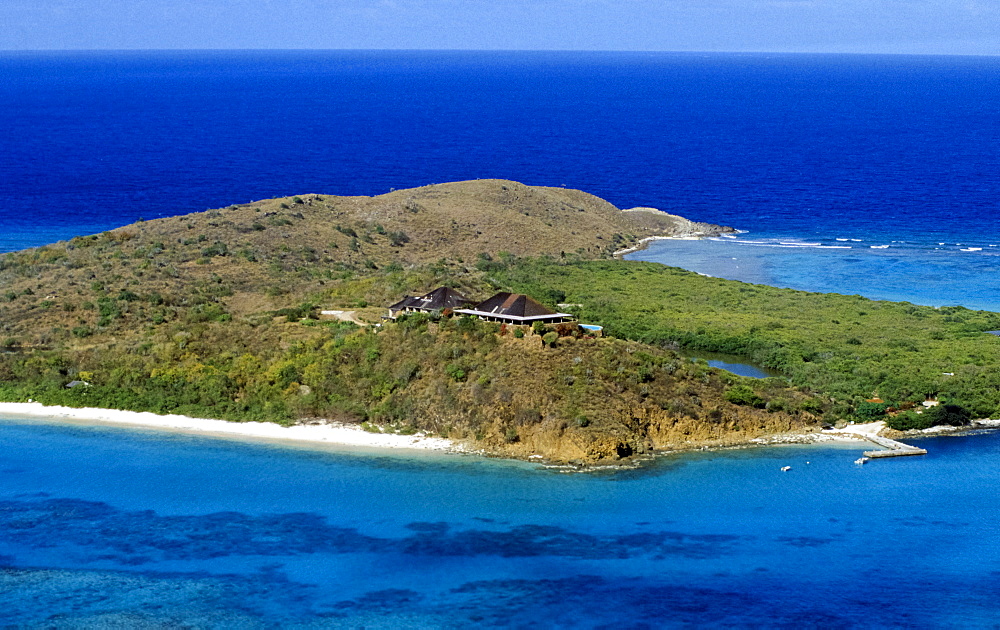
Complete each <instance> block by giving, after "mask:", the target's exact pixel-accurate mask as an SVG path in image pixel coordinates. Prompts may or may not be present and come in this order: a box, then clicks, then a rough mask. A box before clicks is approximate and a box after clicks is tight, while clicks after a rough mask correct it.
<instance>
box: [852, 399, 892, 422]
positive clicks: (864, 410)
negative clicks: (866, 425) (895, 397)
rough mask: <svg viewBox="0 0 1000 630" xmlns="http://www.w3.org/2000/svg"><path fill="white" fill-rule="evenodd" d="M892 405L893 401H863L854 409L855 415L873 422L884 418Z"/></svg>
mask: <svg viewBox="0 0 1000 630" xmlns="http://www.w3.org/2000/svg"><path fill="white" fill-rule="evenodd" d="M891 406H892V404H891V403H885V402H881V403H876V402H863V403H861V404H859V405H858V406H857V408H856V409H855V410H854V415H855V416H857V417H858V418H859V419H861V420H863V421H865V422H871V421H873V420H878V419H880V418H882V417H883V416H884V415H885V412H886V410H888V409H889V407H891Z"/></svg>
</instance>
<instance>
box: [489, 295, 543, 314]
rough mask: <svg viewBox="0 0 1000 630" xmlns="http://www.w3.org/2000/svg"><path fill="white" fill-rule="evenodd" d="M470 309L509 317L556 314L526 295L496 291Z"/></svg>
mask: <svg viewBox="0 0 1000 630" xmlns="http://www.w3.org/2000/svg"><path fill="white" fill-rule="evenodd" d="M472 310H474V311H479V312H480V313H489V314H491V315H507V316H510V317H543V316H546V315H557V313H556V312H555V311H551V310H549V309H547V308H545V307H544V306H542V305H541V304H539V303H538V302H536V301H534V300H532V299H531V298H530V297H528V296H527V295H523V294H521V293H497V294H496V295H494V296H493V297H491V298H489V299H488V300H486V301H484V302H480V303H479V304H477V305H475V306H474V307H472Z"/></svg>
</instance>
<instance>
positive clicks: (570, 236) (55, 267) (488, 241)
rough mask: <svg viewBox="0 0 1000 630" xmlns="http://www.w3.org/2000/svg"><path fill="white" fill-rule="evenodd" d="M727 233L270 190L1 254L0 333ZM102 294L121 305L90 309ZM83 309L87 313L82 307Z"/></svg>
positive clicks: (558, 198) (476, 188)
mask: <svg viewBox="0 0 1000 630" xmlns="http://www.w3.org/2000/svg"><path fill="white" fill-rule="evenodd" d="M725 231H731V230H730V229H729V228H722V227H719V226H713V225H708V224H702V223H692V222H690V221H688V220H686V219H683V218H681V217H677V216H674V215H669V214H666V213H662V212H623V211H621V210H619V209H617V208H616V207H614V206H613V205H611V204H610V203H608V202H606V201H604V200H602V199H600V198H598V197H595V196H593V195H589V194H587V193H584V192H581V191H578V190H566V189H562V188H545V187H534V186H525V185H524V184H519V183H517V182H510V181H502V180H479V181H469V182H456V183H449V184H437V185H433V186H424V187H421V188H415V189H411V190H399V191H394V192H391V193H388V194H385V195H379V196H376V197H335V196H328V195H317V194H308V195H301V196H295V197H286V198H281V199H268V200H264V201H258V202H254V203H250V204H245V205H234V206H229V207H227V208H222V209H218V210H209V211H206V212H199V213H194V214H189V215H184V216H178V217H170V218H164V219H157V220H153V221H142V222H138V223H134V224H132V225H128V226H124V227H121V228H118V229H116V230H112V231H109V232H105V233H103V234H95V235H90V236H81V237H77V238H74V239H72V240H70V241H68V242H60V243H56V244H54V245H50V246H46V247H40V248H36V249H31V250H26V251H22V252H14V253H11V254H7V255H6V256H3V257H2V258H0V287H2V292H3V293H2V295H0V298H2V299H3V301H2V302H0V321H2V324H0V326H2V331H0V334H2V335H3V336H4V337H6V338H7V339H13V340H15V341H16V342H17V343H18V344H19V345H21V346H23V347H27V346H38V347H49V346H51V345H52V344H53V343H57V342H59V341H61V340H65V338H66V337H67V336H68V335H71V334H72V331H73V330H74V329H75V330H76V331H77V332H76V334H77V335H78V336H89V334H96V335H100V334H101V333H103V332H111V333H118V332H120V331H121V329H122V326H116V325H115V324H116V322H117V323H119V324H120V323H122V322H131V323H136V320H138V321H142V320H144V319H149V320H150V321H153V322H154V323H161V322H162V321H165V320H169V319H170V318H172V317H174V316H175V315H176V309H177V308H185V307H202V308H203V309H205V310H209V311H213V310H219V309H221V310H224V311H225V312H226V313H230V314H232V315H236V316H244V315H250V314H254V313H260V312H265V311H269V310H279V309H282V308H287V307H290V306H297V305H299V304H300V303H301V302H303V301H305V300H308V299H313V298H315V300H322V299H324V297H325V296H323V295H321V294H322V293H324V291H325V287H327V286H328V285H329V284H330V283H333V282H336V281H340V280H344V279H347V278H356V277H358V276H365V275H368V276H371V275H373V274H375V275H377V272H380V271H381V270H388V271H394V270H398V269H415V268H417V267H421V266H426V265H428V264H432V263H436V262H438V261H441V260H442V259H446V260H448V261H452V263H453V264H454V265H457V266H459V267H462V266H463V265H465V266H467V267H469V268H472V267H473V265H474V263H475V262H476V261H477V260H479V259H482V258H494V257H499V256H500V255H501V254H510V255H514V256H517V257H524V256H541V255H550V256H555V257H560V258H565V257H566V256H570V257H577V258H586V259H590V258H602V257H609V256H610V255H611V254H612V253H613V252H614V251H615V250H618V249H621V248H625V247H629V246H633V245H635V244H636V243H637V242H638V241H639V240H641V239H642V238H646V237H649V236H676V235H689V234H697V233H706V234H709V233H720V232H725ZM452 271H460V272H464V269H458V270H454V269H453V270H452ZM439 275H449V274H439ZM450 275H455V274H450ZM459 275H461V274H459ZM444 280H447V279H446V278H445V279H444ZM415 283H416V284H415V285H414V286H413V287H409V286H391V287H389V288H388V290H387V291H384V292H380V291H374V292H373V293H371V294H370V295H368V296H367V298H368V299H367V300H366V299H365V296H364V295H362V296H361V301H369V302H373V303H387V302H386V300H392V299H393V297H395V296H397V295H399V294H401V293H403V292H405V291H406V290H409V289H411V288H412V290H414V291H417V290H421V289H429V288H431V286H430V284H431V283H432V281H431V280H428V279H426V278H424V279H423V280H422V281H421V280H420V279H417V280H415ZM102 297H103V298H109V299H114V300H115V301H117V302H125V303H124V304H121V303H119V304H117V305H116V306H115V307H111V306H110V305H105V306H103V307H102V306H101V305H100V304H98V303H97V302H98V301H99V300H100V299H101V298H102ZM119 297H122V298H123V299H122V300H118V299H117V298H119ZM333 300H334V302H336V300H337V298H336V296H334V297H333ZM211 305H215V306H211ZM332 305H333V306H336V303H334V304H332ZM95 309H96V310H97V311H98V312H99V313H101V315H100V317H98V318H97V320H96V322H95V321H91V320H92V318H90V317H87V316H85V315H86V311H88V310H90V311H93V310H95ZM95 323H96V324H98V325H96V326H95V325H94V324H95ZM131 323H130V324H129V325H131ZM88 329H89V334H88Z"/></svg>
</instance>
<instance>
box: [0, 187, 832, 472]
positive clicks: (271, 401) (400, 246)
mask: <svg viewBox="0 0 1000 630" xmlns="http://www.w3.org/2000/svg"><path fill="white" fill-rule="evenodd" d="M724 230H726V228H719V227H717V226H710V225H704V224H693V223H691V222H689V221H686V220H685V219H682V218H680V217H674V216H671V215H667V214H664V213H658V212H655V211H649V210H647V209H639V210H635V211H628V212H623V211H621V210H619V209H617V208H615V207H614V206H612V205H611V204H609V203H607V202H605V201H603V200H600V199H598V198H596V197H594V196H592V195H588V194H586V193H583V192H580V191H573V190H563V189H557V188H538V187H529V186H524V185H522V184H517V183H515V182H506V181H477V182H459V183H454V184H441V185H435V186H427V187H423V188H418V189H414V190H406V191H394V192H392V193H389V194H387V195H380V196H377V197H331V196H326V195H316V194H310V195H301V196H296V197H290V198H284V199H273V200H265V201H260V202H255V203H252V204H247V205H242V206H231V207H228V208H223V209H219V210H212V211H207V212H202V213H196V214H192V215H186V216H181V217H172V218H165V219H159V220H155V221H143V222H139V223H136V224H133V225H130V226H126V227H123V228H119V229H116V230H112V231H109V232H105V233H103V234H97V235H91V236H81V237H77V238H74V239H72V240H70V241H68V242H61V243H56V244H54V245H50V246H46V247H41V248H36V249H32V250H26V251H22V252H14V253H11V254H7V255H5V256H3V257H2V258H0V283H2V291H3V294H2V295H3V298H2V303H0V321H2V326H3V337H2V338H3V342H2V345H3V347H4V349H5V353H4V354H0V399H3V400H8V401H18V400H25V399H27V398H33V399H35V400H39V401H42V402H46V403H50V404H66V405H71V406H98V407H109V408H119V409H131V410H137V411H155V412H160V413H165V412H173V413H183V414H188V415H192V416H200V417H217V418H224V419H230V420H235V421H245V420H269V421H274V422H281V423H294V422H299V421H322V419H329V420H337V421H348V422H356V423H367V424H365V426H375V425H377V426H381V427H388V428H389V430H396V431H404V432H408V431H416V430H424V431H431V432H434V433H436V434H439V435H444V436H448V437H453V438H459V439H465V440H469V441H470V442H472V443H474V444H476V445H478V446H480V447H483V448H486V449H488V450H489V451H490V452H493V453H497V454H503V455H513V456H519V457H527V456H529V455H531V454H542V455H544V456H546V457H548V458H550V459H552V460H557V461H568V460H572V461H581V462H599V461H614V460H617V459H620V458H622V457H629V456H632V455H635V454H640V453H646V452H651V451H653V450H656V449H663V448H690V447H693V446H696V445H700V444H734V443H742V442H745V441H747V440H749V439H751V438H754V437H759V436H761V435H766V434H770V433H774V432H780V431H787V430H790V429H796V428H801V427H802V426H804V425H808V424H815V423H816V422H817V421H818V417H819V414H821V413H822V410H823V404H822V403H821V402H817V401H816V400H815V399H814V397H813V396H811V395H809V394H806V393H803V392H802V391H799V390H797V389H794V388H791V387H789V386H788V385H787V384H785V383H784V382H782V381H780V380H777V379H775V380H767V381H761V382H756V383H754V384H753V386H752V387H751V386H749V385H748V384H747V381H746V380H745V379H742V378H741V377H737V376H734V375H730V374H727V373H720V372H718V371H717V370H713V369H710V368H708V367H707V366H706V365H705V364H703V363H702V364H696V363H691V362H690V361H688V360H686V359H683V358H681V357H679V356H678V355H677V354H675V353H674V352H672V351H670V350H665V349H663V348H657V347H653V346H649V345H645V344H642V343H636V342H628V341H622V340H617V339H584V338H578V337H577V336H567V337H563V338H561V339H557V340H555V341H552V340H551V339H549V340H548V341H546V339H548V338H544V339H543V333H545V332H546V331H544V330H543V331H535V332H532V331H526V332H525V331H519V332H518V333H517V334H515V333H514V331H513V330H512V329H508V328H506V327H501V326H498V325H496V324H488V323H485V322H479V321H477V320H472V319H468V318H461V319H448V318H440V319H439V318H437V317H426V316H416V317H410V318H409V319H406V320H405V321H401V322H398V323H388V324H385V325H383V326H381V327H379V328H378V329H377V328H376V327H374V326H368V327H361V328H359V327H358V326H355V325H354V324H352V323H347V322H341V321H322V320H320V319H319V317H318V311H319V310H320V308H321V307H325V308H350V309H352V310H356V311H357V312H358V314H359V316H360V318H361V320H362V321H363V322H364V321H367V322H369V323H375V322H378V321H379V317H380V315H381V314H382V313H384V312H385V306H386V305H388V304H389V303H391V302H394V301H396V300H397V299H398V298H399V297H400V296H402V295H404V294H413V293H418V292H421V291H424V290H427V289H429V288H432V287H434V286H438V285H441V284H445V285H448V286H454V287H459V288H461V289H462V290H463V291H464V292H466V294H467V295H469V296H471V297H474V298H485V297H487V296H488V295H490V294H491V293H492V292H493V291H495V290H498V289H504V288H507V285H505V284H504V281H503V280H500V279H499V278H500V277H501V276H502V275H503V274H504V273H508V272H509V271H510V270H511V269H515V268H519V266H521V265H522V264H527V263H528V261H536V262H535V263H532V264H551V265H555V266H560V265H569V264H572V263H573V262H574V261H577V262H579V261H585V260H589V259H602V258H604V259H606V258H609V257H611V256H612V254H613V253H614V252H615V251H616V250H618V249H621V248H624V247H629V246H634V245H635V244H637V243H638V242H639V241H640V240H641V239H643V238H647V237H650V236H667V235H688V234H692V233H696V232H707V233H714V232H718V231H724ZM521 261H525V262H524V263H522V262H521ZM546 261H547V262H546ZM615 264H621V265H629V264H631V263H627V262H621V261H619V262H617V263H615ZM535 297H536V298H538V299H540V300H542V301H543V302H547V303H548V304H549V305H554V303H555V302H557V301H559V300H560V299H562V298H563V297H564V295H563V294H562V293H560V291H559V290H558V288H557V287H556V288H553V289H549V290H546V291H542V292H539V293H538V294H536V295H535ZM522 333H525V334H522ZM72 381H86V382H87V383H89V386H77V387H73V388H68V387H67V385H68V384H69V383H70V382H72ZM317 418H318V419H321V420H316V419H317Z"/></svg>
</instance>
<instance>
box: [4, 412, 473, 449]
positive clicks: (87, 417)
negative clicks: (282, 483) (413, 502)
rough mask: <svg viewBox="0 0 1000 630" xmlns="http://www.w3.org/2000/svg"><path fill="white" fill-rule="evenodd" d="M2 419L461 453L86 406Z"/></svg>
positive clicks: (405, 439) (347, 434) (441, 444)
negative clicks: (58, 421) (83, 423)
mask: <svg viewBox="0 0 1000 630" xmlns="http://www.w3.org/2000/svg"><path fill="white" fill-rule="evenodd" d="M0 414H4V415H9V416H22V417H25V416H27V417H35V418H47V419H53V420H60V419H65V420H74V421H82V422H90V423H94V424H111V425H121V426H133V427H149V428H155V429H164V430H169V431H178V432H182V433H192V434H204V435H213V436H231V437H238V438H257V439H266V440H281V441H293V442H301V443H312V444H336V445H344V446H361V447H371V448H405V449H424V450H436V451H457V450H461V449H459V448H458V446H457V445H456V444H455V443H454V442H453V441H451V440H447V439H444V438H436V437H427V436H425V435H422V434H419V433H418V434H416V435H395V434H387V433H369V432H367V431H364V430H362V429H361V428H359V427H356V426H353V425H347V424H340V423H327V424H301V425H295V426H291V427H283V426H280V425H277V424H274V423H271V422H229V421H226V420H211V419H208V418H189V417H188V416H178V415H162V416H161V415H158V414H155V413H148V412H136V411H119V410H115V409H97V408H93V407H85V408H81V409H77V408H74V407H58V406H45V405H43V404H41V403H37V402H30V403H0Z"/></svg>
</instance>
